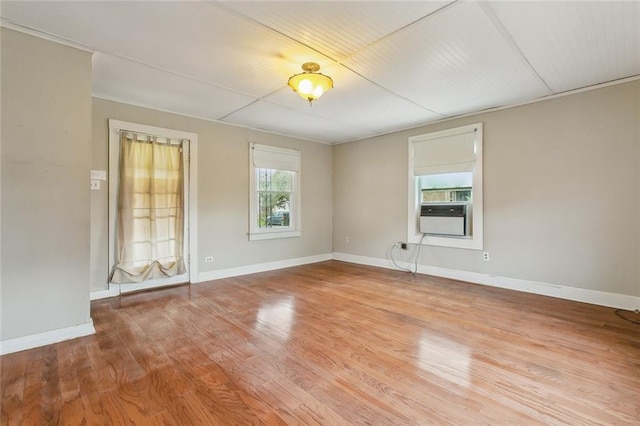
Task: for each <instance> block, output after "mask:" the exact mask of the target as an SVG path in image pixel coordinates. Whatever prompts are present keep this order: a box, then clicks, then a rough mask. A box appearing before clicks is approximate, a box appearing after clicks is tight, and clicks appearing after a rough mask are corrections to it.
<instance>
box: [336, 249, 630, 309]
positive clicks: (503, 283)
mask: <svg viewBox="0 0 640 426" xmlns="http://www.w3.org/2000/svg"><path fill="white" fill-rule="evenodd" d="M333 258H334V259H335V260H341V261H344V262H350V263H358V264H361V265H369V266H377V267H381V268H388V269H397V268H396V267H395V266H394V265H393V263H392V262H391V260H388V259H379V258H375V257H367V256H357V255H353V254H347V253H333ZM397 263H398V265H400V266H401V267H403V268H407V269H413V268H414V267H415V266H414V264H409V263H406V262H397ZM418 273H421V274H427V275H434V276H437V277H444V278H451V279H454V280H460V281H467V282H470V283H474V284H483V285H488V286H492V287H500V288H507V289H510V290H517V291H523V292H526V293H534V294H539V295H542V296H551V297H557V298H559V299H567V300H573V301H576V302H584V303H591V304H594V305H601V306H608V307H612V308H620V309H628V310H634V309H638V307H640V297H638V296H630V295H626V294H618V293H608V292H604V291H598V290H588V289H584V288H578V287H569V286H563V285H558V284H549V283H542V282H537V281H529V280H521V279H518V278H509V277H500V276H491V275H488V274H483V273H479V272H468V271H459V270H455V269H447V268H439V267H435V266H425V265H418Z"/></svg>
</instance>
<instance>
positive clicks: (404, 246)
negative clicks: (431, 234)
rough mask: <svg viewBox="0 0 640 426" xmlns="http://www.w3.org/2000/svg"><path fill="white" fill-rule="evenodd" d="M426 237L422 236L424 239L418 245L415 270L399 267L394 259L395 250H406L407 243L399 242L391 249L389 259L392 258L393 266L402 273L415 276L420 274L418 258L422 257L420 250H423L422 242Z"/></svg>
mask: <svg viewBox="0 0 640 426" xmlns="http://www.w3.org/2000/svg"><path fill="white" fill-rule="evenodd" d="M426 235H427V234H422V238H420V243H418V248H417V249H416V256H415V259H414V265H415V268H414V270H411V269H409V268H403V267H402V266H400V265H398V263H397V262H396V260H395V259H394V258H393V250H394V249H396V248H398V247H401V248H402V249H403V250H406V248H407V243H402V242H398V243H394V244H393V245H392V246H391V249H390V250H389V257H390V258H391V262H392V263H393V265H394V266H395V267H396V268H398V269H400V270H401V271H405V272H410V273H411V274H413V275H415V274H417V273H418V257H420V249H421V248H422V241H424V237H425V236H426Z"/></svg>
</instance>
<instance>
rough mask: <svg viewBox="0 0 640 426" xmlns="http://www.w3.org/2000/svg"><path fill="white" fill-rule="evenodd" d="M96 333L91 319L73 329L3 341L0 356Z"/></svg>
mask: <svg viewBox="0 0 640 426" xmlns="http://www.w3.org/2000/svg"><path fill="white" fill-rule="evenodd" d="M95 333H96V330H95V328H93V321H92V320H91V319H89V322H87V323H84V324H80V325H75V326H73V327H67V328H60V329H57V330H51V331H45V332H44V333H37V334H31V335H29V336H24V337H17V338H15V339H8V340H3V341H2V342H0V355H6V354H10V353H14V352H19V351H24V350H27V349H33V348H37V347H40V346H45V345H51V344H53V343H58V342H62V341H63V340H70V339H76V338H78V337H84V336H89V335H91V334H95Z"/></svg>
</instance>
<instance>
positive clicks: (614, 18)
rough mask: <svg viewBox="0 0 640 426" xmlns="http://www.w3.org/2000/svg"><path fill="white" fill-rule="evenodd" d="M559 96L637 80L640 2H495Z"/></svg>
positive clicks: (494, 6) (505, 22)
mask: <svg viewBox="0 0 640 426" xmlns="http://www.w3.org/2000/svg"><path fill="white" fill-rule="evenodd" d="M490 7H491V8H492V9H493V10H494V11H495V13H496V15H497V16H498V18H499V19H500V21H501V22H502V23H503V25H504V27H505V28H506V30H507V31H508V32H509V34H510V35H511V36H512V37H513V40H514V41H515V42H516V44H517V45H518V47H519V48H520V49H521V50H522V52H523V53H524V55H525V56H526V58H527V59H528V60H529V62H530V63H531V64H532V65H533V67H534V68H535V69H536V70H537V71H538V73H539V74H540V75H541V76H542V78H543V79H544V80H545V81H546V82H547V84H548V85H549V86H550V87H551V88H552V89H553V91H554V92H563V91H566V90H571V89H575V88H577V87H586V86H590V85H593V84H597V83H601V82H604V81H611V80H616V79H620V78H624V77H629V76H633V75H637V74H638V72H639V70H640V2H638V1H626V2H617V1H610V2H559V1H554V2H534V3H533V2H532V3H530V2H518V3H511V2H491V3H490Z"/></svg>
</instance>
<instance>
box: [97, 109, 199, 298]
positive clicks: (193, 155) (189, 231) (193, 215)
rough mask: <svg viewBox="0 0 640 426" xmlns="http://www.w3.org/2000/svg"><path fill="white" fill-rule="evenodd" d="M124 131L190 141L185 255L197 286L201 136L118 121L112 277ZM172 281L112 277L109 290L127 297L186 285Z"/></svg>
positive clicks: (113, 139)
mask: <svg viewBox="0 0 640 426" xmlns="http://www.w3.org/2000/svg"><path fill="white" fill-rule="evenodd" d="M120 130H127V131H130V132H132V133H141V134H147V135H153V136H159V137H163V138H170V139H187V140H189V148H188V150H187V152H186V153H185V154H187V155H185V158H186V165H187V166H188V176H185V177H187V179H186V180H185V182H188V184H187V185H185V187H186V189H187V190H186V192H185V201H186V203H185V204H186V211H185V219H186V221H185V227H186V229H185V236H187V239H188V241H186V242H185V253H186V254H187V256H186V259H185V266H186V269H187V272H186V273H187V274H188V278H189V282H190V283H195V282H197V276H198V214H197V212H198V134H197V133H191V132H185V131H182V130H175V129H166V128H163V127H156V126H149V125H146V124H139V123H131V122H127V121H121V120H114V119H109V226H108V233H109V267H108V271H109V275H111V271H112V270H113V265H114V264H115V252H116V218H117V206H118V183H119V170H120ZM181 277H182V275H181ZM172 278H173V277H170V278H162V279H154V280H149V281H144V282H141V283H127V284H118V283H111V282H109V276H107V283H108V285H109V291H111V292H114V293H117V294H123V293H129V292H132V291H139V290H146V289H150V288H158V287H164V286H171V285H175V284H179V283H181V282H184V278H182V279H178V280H175V279H173V280H172Z"/></svg>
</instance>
